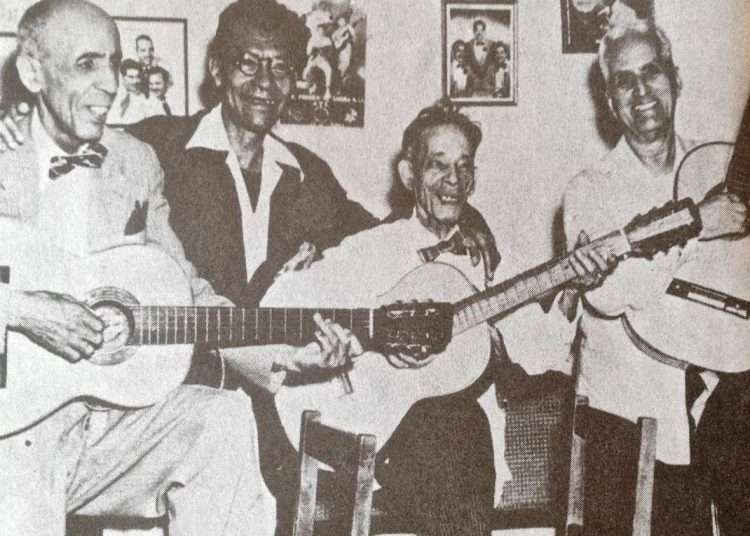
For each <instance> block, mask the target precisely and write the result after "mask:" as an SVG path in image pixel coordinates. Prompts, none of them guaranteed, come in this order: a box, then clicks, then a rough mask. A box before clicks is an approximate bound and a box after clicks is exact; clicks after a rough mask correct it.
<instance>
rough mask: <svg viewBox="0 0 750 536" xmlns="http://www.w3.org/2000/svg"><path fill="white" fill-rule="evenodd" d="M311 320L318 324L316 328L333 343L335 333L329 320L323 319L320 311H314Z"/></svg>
mask: <svg viewBox="0 0 750 536" xmlns="http://www.w3.org/2000/svg"><path fill="white" fill-rule="evenodd" d="M313 320H314V321H315V323H316V324H317V325H318V328H319V329H320V331H322V332H323V334H324V335H325V336H326V337H328V339H329V340H330V341H331V342H333V343H335V342H336V334H335V333H334V332H333V329H332V328H331V321H330V320H328V319H325V320H324V319H323V317H322V316H321V315H320V313H315V314H314V315H313Z"/></svg>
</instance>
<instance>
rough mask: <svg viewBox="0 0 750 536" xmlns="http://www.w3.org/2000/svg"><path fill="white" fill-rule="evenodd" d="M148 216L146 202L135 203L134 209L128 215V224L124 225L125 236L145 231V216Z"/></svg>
mask: <svg viewBox="0 0 750 536" xmlns="http://www.w3.org/2000/svg"><path fill="white" fill-rule="evenodd" d="M147 214H148V201H144V202H143V203H141V202H140V201H136V202H135V208H134V209H133V212H131V213H130V217H129V218H128V223H126V224H125V236H130V235H134V234H138V233H140V232H141V231H144V230H145V229H146V216H147Z"/></svg>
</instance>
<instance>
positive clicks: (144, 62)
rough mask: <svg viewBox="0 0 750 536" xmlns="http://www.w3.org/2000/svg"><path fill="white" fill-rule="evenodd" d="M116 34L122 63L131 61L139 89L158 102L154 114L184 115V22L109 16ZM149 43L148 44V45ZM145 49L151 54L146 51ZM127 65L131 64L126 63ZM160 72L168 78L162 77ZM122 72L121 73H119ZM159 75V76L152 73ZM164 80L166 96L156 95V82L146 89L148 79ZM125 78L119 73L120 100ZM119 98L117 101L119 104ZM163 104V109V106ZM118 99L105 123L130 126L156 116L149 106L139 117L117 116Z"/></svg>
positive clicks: (187, 102) (186, 84)
mask: <svg viewBox="0 0 750 536" xmlns="http://www.w3.org/2000/svg"><path fill="white" fill-rule="evenodd" d="M112 18H113V19H114V21H115V24H116V25H117V29H118V30H119V32H120V44H121V47H122V57H123V64H124V65H125V62H126V61H128V60H131V61H135V62H136V63H137V64H138V65H139V66H140V80H139V84H140V85H139V90H140V92H141V93H143V94H144V95H145V96H147V97H152V96H155V97H157V98H158V99H159V100H160V101H161V108H162V109H161V110H160V109H159V107H156V112H157V113H158V114H167V113H169V114H171V115H188V114H189V113H190V111H191V109H190V99H189V87H190V86H189V73H188V29H187V19H182V18H152V17H129V16H128V17H121V16H116V17H112ZM149 41H150V45H149ZM148 49H150V50H151V52H150V53H149V52H148ZM127 65H132V64H131V63H128V64H127ZM161 69H163V70H164V71H166V72H167V73H168V75H166V76H165V75H163V72H162V71H161ZM121 72H122V71H121ZM157 72H159V73H161V74H162V76H159V75H158V74H155V73H157ZM166 78H168V79H169V80H166ZM150 79H153V80H159V79H162V80H164V84H163V85H164V86H165V89H164V90H163V91H165V92H166V93H165V94H163V95H160V94H159V92H160V91H162V90H159V89H156V90H154V89H153V88H154V87H159V86H158V84H157V83H156V82H152V85H151V88H152V89H149V80H150ZM127 83H128V78H127V77H126V76H125V75H124V74H121V76H120V89H119V92H118V96H120V97H122V95H123V92H124V91H125V86H126V84H127ZM121 100H122V98H120V101H121ZM164 103H166V105H167V106H166V107H165V106H164ZM117 106H118V99H115V103H114V104H113V109H112V110H110V116H109V117H108V120H107V123H108V124H110V125H112V124H114V125H122V124H127V123H132V122H135V121H138V120H140V119H143V118H144V117H148V116H149V115H157V113H153V112H154V108H153V107H151V106H149V107H147V108H146V110H145V111H144V113H143V114H140V113H138V114H133V115H131V116H128V117H127V120H124V119H126V117H125V116H123V115H118V114H117V112H118V110H117Z"/></svg>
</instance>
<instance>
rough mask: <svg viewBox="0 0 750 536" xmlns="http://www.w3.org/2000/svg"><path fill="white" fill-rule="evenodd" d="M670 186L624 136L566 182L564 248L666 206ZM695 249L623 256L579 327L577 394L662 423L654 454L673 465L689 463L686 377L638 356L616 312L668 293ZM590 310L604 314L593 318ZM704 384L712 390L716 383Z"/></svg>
mask: <svg viewBox="0 0 750 536" xmlns="http://www.w3.org/2000/svg"><path fill="white" fill-rule="evenodd" d="M690 145H692V144H690V143H687V142H685V141H684V140H682V139H681V138H679V137H678V138H677V140H676V155H675V162H680V161H681V159H682V158H683V156H684V154H685V152H686V150H687V149H689V148H690ZM673 182H674V181H673V173H672V172H671V171H670V172H665V173H659V174H652V173H650V172H649V170H648V169H646V168H645V166H644V165H643V164H642V163H641V161H640V160H639V159H638V157H637V156H636V155H635V153H634V152H633V151H632V149H631V148H630V146H629V145H628V143H627V141H626V140H625V138H624V137H623V139H621V140H620V142H619V143H618V145H617V146H616V147H615V149H613V150H612V151H611V152H610V153H609V154H608V155H607V156H606V157H605V158H604V159H603V160H601V161H600V162H598V163H596V164H595V165H594V166H592V167H591V168H589V169H587V170H585V171H583V172H582V173H580V174H579V175H577V176H576V177H575V178H573V180H572V181H571V183H570V184H569V185H568V188H567V190H566V193H565V200H564V222H565V235H566V237H567V241H568V246H569V248H572V247H573V244H574V243H575V242H576V240H577V237H578V234H579V232H580V231H581V230H585V231H586V232H587V233H588V235H589V236H590V237H591V238H592V239H593V238H596V237H598V236H601V235H603V234H605V233H607V232H610V231H613V230H616V229H618V228H622V227H624V226H625V225H626V224H627V223H628V222H629V221H630V220H631V219H632V218H633V217H635V216H636V215H637V214H643V213H645V212H647V211H648V210H649V209H651V208H653V207H656V206H661V205H663V204H664V203H666V202H668V201H670V200H671V199H672V187H673ZM692 247H693V246H692V243H688V246H687V247H686V248H679V247H675V248H672V249H671V250H670V251H669V252H668V253H666V254H665V253H659V254H657V255H655V256H654V258H653V260H646V259H628V260H626V261H624V262H622V263H620V264H619V265H618V266H617V267H616V268H615V270H614V272H613V273H612V274H611V275H610V276H608V277H607V279H605V280H604V283H603V284H602V285H601V287H598V288H596V289H594V290H592V291H589V292H588V293H587V294H586V300H587V302H588V305H589V307H587V308H586V310H585V312H584V313H583V314H582V318H581V323H580V329H581V332H582V336H583V337H582V341H581V349H580V354H581V355H580V358H581V363H580V369H581V373H580V377H579V386H578V388H579V392H580V393H581V394H585V395H587V396H588V397H589V401H590V403H591V405H592V406H593V407H597V408H600V409H603V410H604V411H607V412H610V413H614V414H616V415H620V416H622V417H625V418H628V419H630V420H633V421H635V420H637V418H638V417H641V416H644V417H655V418H656V419H657V420H658V423H659V431H658V441H657V457H658V458H659V459H660V460H662V461H665V462H667V463H673V464H687V463H689V461H690V429H689V422H688V417H687V410H686V407H685V373H684V371H682V370H681V369H678V368H674V367H670V366H668V365H664V364H661V363H659V362H657V361H655V360H653V359H651V358H650V357H648V356H647V355H645V354H643V353H642V352H641V351H639V350H638V349H637V348H636V347H635V346H634V345H633V343H632V342H631V340H630V338H629V337H628V335H627V334H626V333H625V331H624V329H623V328H622V324H621V321H620V318H619V317H618V316H617V315H620V314H622V313H624V312H627V311H628V310H629V309H638V308H641V307H646V306H647V305H648V304H649V303H650V302H651V301H652V300H654V299H657V298H658V295H659V293H660V290H659V289H665V288H666V285H667V284H668V283H669V281H670V280H671V278H672V274H673V273H674V271H675V269H676V268H677V267H678V266H679V264H680V262H681V261H683V260H684V259H686V258H687V257H688V256H689V255H690V252H691V251H692ZM652 282H653V285H652V284H651V283H652ZM595 311H596V312H598V313H603V314H605V315H608V316H609V317H608V318H603V317H601V316H598V315H597V314H595ZM678 357H679V356H678ZM707 383H708V385H709V387H711V386H715V382H713V381H709V382H707ZM705 398H707V396H706V397H705ZM700 402H701V401H699V404H700ZM703 404H705V400H703ZM700 410H701V411H702V407H701V408H700Z"/></svg>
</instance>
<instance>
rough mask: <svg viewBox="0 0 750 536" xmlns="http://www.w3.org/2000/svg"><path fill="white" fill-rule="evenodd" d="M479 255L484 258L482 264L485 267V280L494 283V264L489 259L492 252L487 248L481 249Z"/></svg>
mask: <svg viewBox="0 0 750 536" xmlns="http://www.w3.org/2000/svg"><path fill="white" fill-rule="evenodd" d="M479 254H480V255H481V256H482V264H483V265H484V278H485V280H486V281H492V278H493V277H495V273H494V271H493V270H492V263H491V262H490V258H489V255H490V252H489V251H488V250H487V248H486V247H480V248H479Z"/></svg>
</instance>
